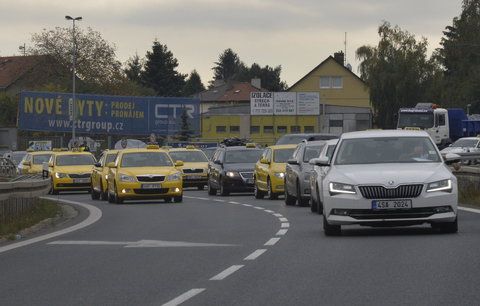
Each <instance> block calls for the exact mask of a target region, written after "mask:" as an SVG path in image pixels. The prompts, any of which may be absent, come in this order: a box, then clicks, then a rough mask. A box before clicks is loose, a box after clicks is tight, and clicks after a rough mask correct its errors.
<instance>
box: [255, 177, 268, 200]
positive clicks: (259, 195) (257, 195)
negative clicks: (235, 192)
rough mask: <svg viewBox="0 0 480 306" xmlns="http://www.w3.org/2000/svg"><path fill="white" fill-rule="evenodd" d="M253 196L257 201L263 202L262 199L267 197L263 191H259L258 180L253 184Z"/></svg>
mask: <svg viewBox="0 0 480 306" xmlns="http://www.w3.org/2000/svg"><path fill="white" fill-rule="evenodd" d="M253 196H254V197H255V199H257V200H261V199H263V197H264V196H265V194H264V193H263V191H261V190H260V189H258V186H257V180H254V182H253Z"/></svg>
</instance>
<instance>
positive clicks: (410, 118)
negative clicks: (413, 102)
mask: <svg viewBox="0 0 480 306" xmlns="http://www.w3.org/2000/svg"><path fill="white" fill-rule="evenodd" d="M398 127H399V128H401V129H403V128H406V127H418V128H421V129H427V128H431V127H433V113H431V112H426V113H400V114H399V117H398Z"/></svg>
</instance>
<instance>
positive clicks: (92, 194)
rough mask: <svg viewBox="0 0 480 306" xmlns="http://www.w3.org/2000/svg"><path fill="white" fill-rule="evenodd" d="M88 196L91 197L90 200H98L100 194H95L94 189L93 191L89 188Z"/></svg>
mask: <svg viewBox="0 0 480 306" xmlns="http://www.w3.org/2000/svg"><path fill="white" fill-rule="evenodd" d="M90 196H91V198H92V200H98V199H100V193H99V192H96V191H95V189H93V186H92V187H90Z"/></svg>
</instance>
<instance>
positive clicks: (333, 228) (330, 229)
mask: <svg viewBox="0 0 480 306" xmlns="http://www.w3.org/2000/svg"><path fill="white" fill-rule="evenodd" d="M323 232H324V233H325V235H326V236H338V235H341V234H342V227H341V226H340V225H332V224H329V223H328V221H327V218H325V214H324V215H323Z"/></svg>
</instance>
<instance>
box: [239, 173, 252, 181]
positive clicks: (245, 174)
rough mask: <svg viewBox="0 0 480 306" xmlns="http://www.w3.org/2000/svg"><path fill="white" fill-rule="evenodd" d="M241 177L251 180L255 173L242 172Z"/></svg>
mask: <svg viewBox="0 0 480 306" xmlns="http://www.w3.org/2000/svg"><path fill="white" fill-rule="evenodd" d="M240 175H241V176H242V178H244V179H251V178H253V172H240Z"/></svg>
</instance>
